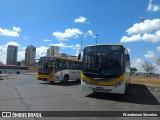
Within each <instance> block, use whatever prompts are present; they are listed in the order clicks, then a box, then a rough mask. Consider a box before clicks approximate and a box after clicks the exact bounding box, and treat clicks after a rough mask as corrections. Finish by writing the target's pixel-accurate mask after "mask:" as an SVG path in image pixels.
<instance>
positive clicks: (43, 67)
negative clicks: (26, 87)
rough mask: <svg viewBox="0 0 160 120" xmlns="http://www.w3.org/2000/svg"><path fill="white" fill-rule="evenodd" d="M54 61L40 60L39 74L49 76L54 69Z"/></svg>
mask: <svg viewBox="0 0 160 120" xmlns="http://www.w3.org/2000/svg"><path fill="white" fill-rule="evenodd" d="M53 66H54V60H53V59H52V60H51V59H40V60H39V63H38V72H39V73H41V74H49V73H51V72H52V71H53V69H54V67H53Z"/></svg>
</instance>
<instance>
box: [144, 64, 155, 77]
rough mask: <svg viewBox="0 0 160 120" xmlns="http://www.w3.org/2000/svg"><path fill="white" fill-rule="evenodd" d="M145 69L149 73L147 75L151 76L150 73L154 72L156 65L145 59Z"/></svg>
mask: <svg viewBox="0 0 160 120" xmlns="http://www.w3.org/2000/svg"><path fill="white" fill-rule="evenodd" d="M142 68H143V70H144V71H145V72H146V73H147V77H148V76H149V73H154V70H155V66H154V65H152V63H150V62H147V61H145V62H144V64H143V65H142Z"/></svg>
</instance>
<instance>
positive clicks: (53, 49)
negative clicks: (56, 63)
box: [47, 46, 60, 56]
mask: <svg viewBox="0 0 160 120" xmlns="http://www.w3.org/2000/svg"><path fill="white" fill-rule="evenodd" d="M59 55H60V47H58V46H50V48H49V49H47V56H59Z"/></svg>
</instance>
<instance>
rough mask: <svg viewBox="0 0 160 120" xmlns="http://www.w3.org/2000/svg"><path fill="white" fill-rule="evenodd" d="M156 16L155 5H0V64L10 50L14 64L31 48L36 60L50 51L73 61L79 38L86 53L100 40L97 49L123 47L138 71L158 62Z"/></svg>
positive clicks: (79, 1)
mask: <svg viewBox="0 0 160 120" xmlns="http://www.w3.org/2000/svg"><path fill="white" fill-rule="evenodd" d="M159 15H160V1H159V0H1V1H0V54H2V55H1V58H0V60H1V61H3V62H4V63H5V59H6V46H7V45H8V44H15V45H18V46H19V47H18V49H19V53H18V60H21V59H24V51H25V48H26V47H27V46H29V45H31V44H32V45H34V46H35V47H36V48H37V55H36V56H37V58H39V57H40V56H43V55H45V54H46V49H47V48H48V47H49V46H50V45H58V46H60V47H61V50H60V51H61V52H62V53H67V54H69V55H76V54H77V51H78V49H79V48H80V36H82V41H83V47H84V46H86V45H91V44H95V42H96V38H95V37H94V35H95V34H98V35H99V36H98V43H99V44H110V43H121V44H124V45H125V47H126V48H128V49H129V50H130V56H131V62H132V66H135V67H139V66H140V64H142V63H143V62H144V61H150V62H155V60H156V57H157V56H160V16H159ZM140 16H141V17H143V18H145V21H144V22H141V21H140V19H139V17H140ZM138 69H140V68H138Z"/></svg>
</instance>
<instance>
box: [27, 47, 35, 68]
mask: <svg viewBox="0 0 160 120" xmlns="http://www.w3.org/2000/svg"><path fill="white" fill-rule="evenodd" d="M35 58H36V47H34V46H33V45H30V46H28V47H27V48H26V50H25V63H26V64H27V65H32V64H34V63H35V62H36V59H35Z"/></svg>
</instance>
